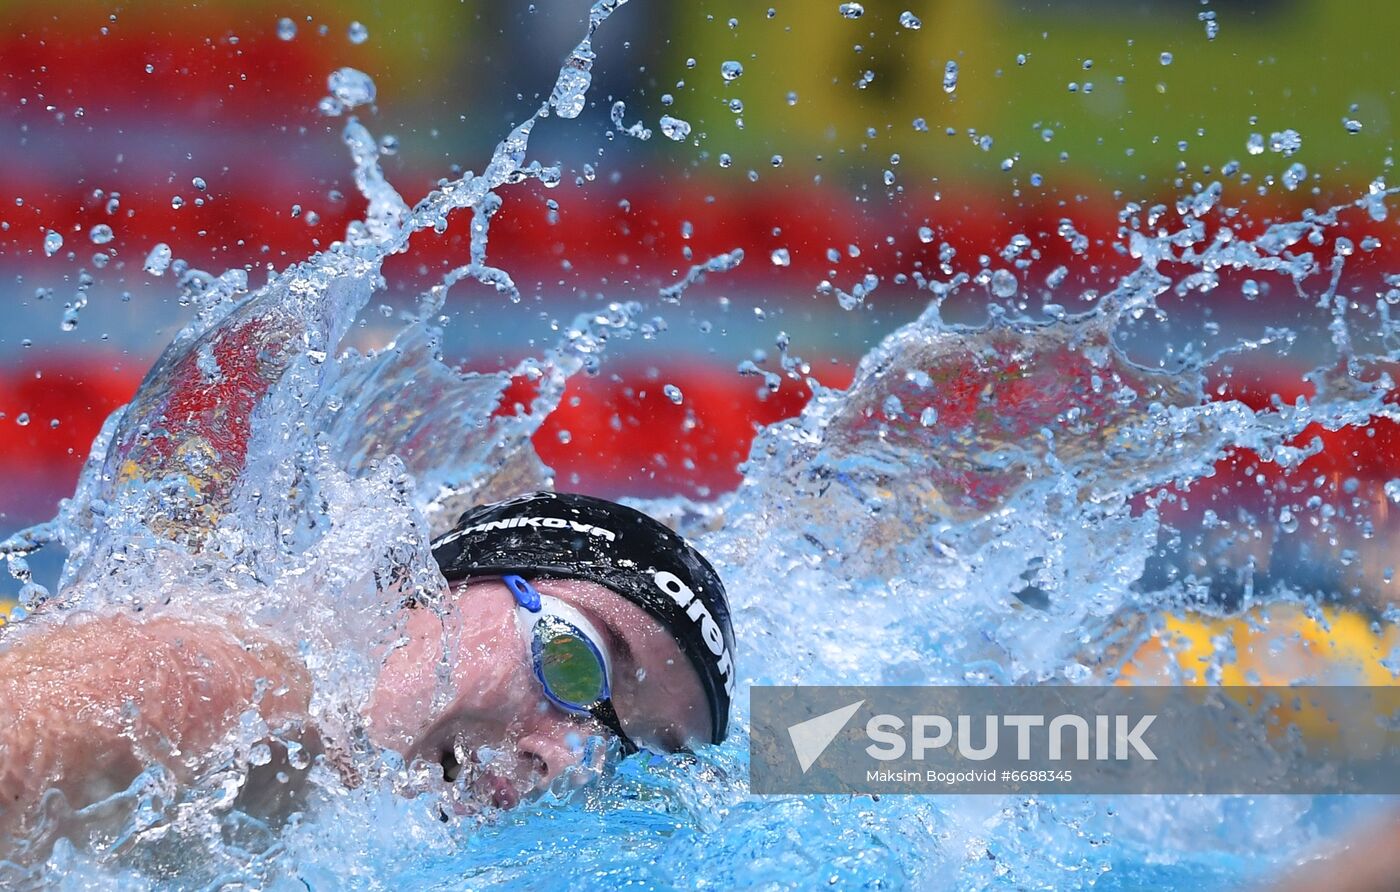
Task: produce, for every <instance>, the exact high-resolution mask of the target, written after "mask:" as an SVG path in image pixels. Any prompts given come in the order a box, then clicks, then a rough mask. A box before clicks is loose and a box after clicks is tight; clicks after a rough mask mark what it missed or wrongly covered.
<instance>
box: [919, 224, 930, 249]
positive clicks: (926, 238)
mask: <svg viewBox="0 0 1400 892" xmlns="http://www.w3.org/2000/svg"><path fill="white" fill-rule="evenodd" d="M919 241H921V242H923V243H924V244H926V245H927V244H928V243H929V242H932V241H933V230H932V229H930V228H929V227H927V226H920V227H919Z"/></svg>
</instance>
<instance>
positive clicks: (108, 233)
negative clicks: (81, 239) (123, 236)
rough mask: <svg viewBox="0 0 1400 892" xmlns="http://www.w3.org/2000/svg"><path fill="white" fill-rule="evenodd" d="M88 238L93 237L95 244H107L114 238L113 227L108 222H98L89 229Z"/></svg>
mask: <svg viewBox="0 0 1400 892" xmlns="http://www.w3.org/2000/svg"><path fill="white" fill-rule="evenodd" d="M88 238H90V239H92V243H93V244H94V245H105V244H107V243H108V242H110V241H111V240H112V227H110V226H108V225H107V224H106V223H98V224H97V225H96V226H94V227H92V229H90V230H88Z"/></svg>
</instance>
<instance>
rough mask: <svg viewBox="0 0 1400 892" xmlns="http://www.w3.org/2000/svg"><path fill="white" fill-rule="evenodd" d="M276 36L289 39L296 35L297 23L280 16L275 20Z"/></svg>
mask: <svg viewBox="0 0 1400 892" xmlns="http://www.w3.org/2000/svg"><path fill="white" fill-rule="evenodd" d="M277 36H278V37H280V38H282V39H283V40H291V39H292V38H294V37H296V36H297V23H296V22H294V21H292V20H291V19H289V18H282V19H280V20H278V22H277Z"/></svg>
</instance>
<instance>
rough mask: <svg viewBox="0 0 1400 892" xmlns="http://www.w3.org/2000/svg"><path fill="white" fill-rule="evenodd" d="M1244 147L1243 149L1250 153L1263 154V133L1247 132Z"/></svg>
mask: <svg viewBox="0 0 1400 892" xmlns="http://www.w3.org/2000/svg"><path fill="white" fill-rule="evenodd" d="M1244 148H1245V151H1247V152H1249V154H1251V155H1262V154H1264V134H1262V133H1251V134H1249V139H1247V140H1245V144H1244Z"/></svg>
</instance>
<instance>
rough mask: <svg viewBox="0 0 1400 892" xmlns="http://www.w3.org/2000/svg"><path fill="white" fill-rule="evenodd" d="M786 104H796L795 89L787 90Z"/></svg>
mask: <svg viewBox="0 0 1400 892" xmlns="http://www.w3.org/2000/svg"><path fill="white" fill-rule="evenodd" d="M787 104H788V105H796V104H797V91H796V90H789V91H788V94H787Z"/></svg>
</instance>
